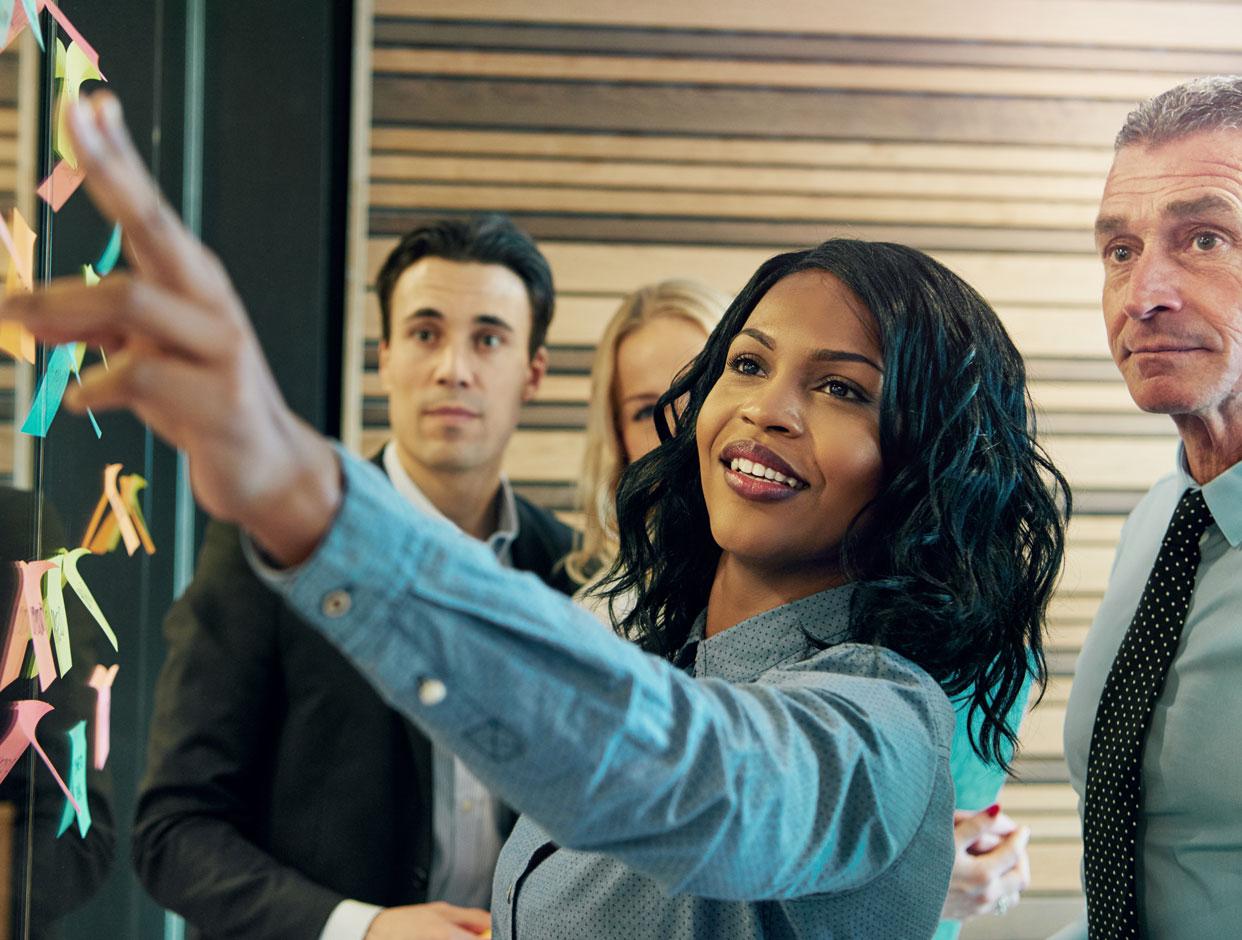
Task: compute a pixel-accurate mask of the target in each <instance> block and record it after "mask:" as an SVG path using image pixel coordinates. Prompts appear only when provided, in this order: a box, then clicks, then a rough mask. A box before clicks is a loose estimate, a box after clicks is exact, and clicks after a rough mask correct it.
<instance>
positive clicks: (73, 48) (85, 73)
mask: <svg viewBox="0 0 1242 940" xmlns="http://www.w3.org/2000/svg"><path fill="white" fill-rule="evenodd" d="M56 74H57V77H60V76H61V75H62V74H63V76H64V78H63V80H62V82H61V86H60V95H59V96H58V98H57V103H56V136H55V140H54V141H53V147H54V149H55V150H56V152H57V153H58V154H60V155H61V157H63V158H64V161H65V162H66V163H68V164H69V165H70V166H71V167H74V168H75V169H76V168H77V165H78V158H77V155H76V154H75V153H74V152H73V144H72V143H71V142H70V139H69V130H68V123H67V122H68V120H69V108H70V107H71V106H72V105H74V104H77V101H78V98H79V97H80V93H81V88H82V83H83V82H84V81H86V80H87V79H95V80H96V81H100V80H102V79H103V75H101V74H100V73H99V69H98V67H97V66H96V65H95V63H94V62H92V61H91V60H90V59H89V58H87V56H86V53H85V52H83V51H82V48H81V47H80V46H79V45H78V44H77V43H76V42H71V43H69V48H68V49H66V48H65V47H64V46H63V45H61V42H60V40H57V41H56Z"/></svg>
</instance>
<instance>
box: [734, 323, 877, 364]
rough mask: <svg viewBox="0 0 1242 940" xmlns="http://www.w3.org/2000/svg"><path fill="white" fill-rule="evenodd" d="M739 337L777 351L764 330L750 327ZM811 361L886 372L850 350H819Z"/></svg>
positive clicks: (865, 357)
mask: <svg viewBox="0 0 1242 940" xmlns="http://www.w3.org/2000/svg"><path fill="white" fill-rule="evenodd" d="M738 335H739V336H749V337H751V338H752V339H753V340H755V341H756V342H757V343H759V345H761V346H764V347H766V348H767V349H771V350H773V351H775V350H776V343H775V342H774V341H773V339H772V337H771V336H769V335H768V334H767V333H765V332H763V330H756V329H755V328H754V327H750V326H748V327H746V328H745V329H743V330H741V331H740V332H739V333H738ZM811 361H812V362H861V363H863V364H864V365H869V366H871V368H873V369H875V371H876V372H878V373H880V375H883V374H884V370H883V369H881V368H880V366H879V365H878V364H877V363H876V362H874V361H872V360H871V359H869V358H868V357H867V356H864V355H863V354H862V353H856V352H849V351H848V350H844V349H817V350H815V352H813V353H811Z"/></svg>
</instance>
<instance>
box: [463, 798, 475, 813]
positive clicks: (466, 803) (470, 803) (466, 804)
mask: <svg viewBox="0 0 1242 940" xmlns="http://www.w3.org/2000/svg"><path fill="white" fill-rule="evenodd" d="M472 809H474V800H462V801H461V811H462V812H463V813H468V812H470V811H471V810H472Z"/></svg>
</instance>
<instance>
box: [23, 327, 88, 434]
mask: <svg viewBox="0 0 1242 940" xmlns="http://www.w3.org/2000/svg"><path fill="white" fill-rule="evenodd" d="M73 347H74V344H73V343H64V344H62V345H60V346H57V347H56V348H55V349H53V350H52V354H51V355H50V356H48V357H47V371H46V372H44V373H43V378H41V379H39V388H38V390H37V391H36V392H35V397H34V404H32V405H31V406H30V414H28V415H26V420H25V421H23V422H22V433H24V434H32V435H34V436H35V437H47V429H48V428H49V427H51V425H52V419H53V418H55V417H56V412H57V410H58V409H59V408H60V400H61V398H63V397H64V394H65V386H66V385H68V384H69V376H70V375H72V374H73V373H74V372H76V371H77V363H76V362H75V361H74V353H73Z"/></svg>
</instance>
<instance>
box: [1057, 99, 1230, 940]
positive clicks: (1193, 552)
mask: <svg viewBox="0 0 1242 940" xmlns="http://www.w3.org/2000/svg"><path fill="white" fill-rule="evenodd" d="M1095 241H1096V248H1097V250H1098V251H1099V254H1100V257H1101V259H1102V260H1103V263H1104V272H1105V277H1104V296H1103V306H1104V321H1105V325H1106V327H1107V332H1108V341H1109V346H1110V349H1111V351H1112V354H1113V359H1114V360H1115V361H1116V363H1117V367H1118V369H1120V370H1121V374H1122V375H1123V376H1124V377H1125V380H1126V385H1127V386H1128V388H1129V391H1130V394H1131V396H1132V397H1133V398H1134V401H1135V402H1136V403H1137V404H1138V406H1139V407H1140V408H1142V409H1143V410H1144V411H1151V412H1158V413H1161V414H1167V415H1169V416H1170V417H1171V418H1172V419H1173V422H1174V424H1175V425H1176V426H1177V430H1178V434H1179V435H1180V437H1181V445H1180V446H1179V448H1178V453H1177V459H1176V464H1175V466H1174V467H1173V469H1172V472H1171V473H1169V474H1168V475H1167V476H1165V477H1164V478H1163V479H1161V480H1159V481H1158V482H1157V483H1156V484H1155V485H1154V486H1153V487H1152V488H1151V490H1150V491H1149V492H1148V493H1147V495H1146V496H1145V497H1144V498H1143V500H1142V501H1141V502H1140V503H1139V505H1138V506H1137V507H1136V508H1135V510H1134V512H1133V513H1132V514H1131V516H1130V518H1129V519H1128V520H1127V522H1126V525H1125V528H1124V529H1123V530H1122V536H1121V542H1120V544H1119V545H1118V547H1117V556H1116V560H1115V562H1114V566H1113V572H1112V576H1111V578H1110V580H1109V585H1108V590H1107V592H1106V593H1105V595H1104V600H1103V602H1102V603H1101V604H1100V609H1099V612H1098V614H1097V615H1096V618H1095V623H1094V624H1093V625H1092V627H1091V631H1090V633H1089V634H1088V636H1087V640H1086V642H1085V643H1084V645H1083V651H1082V655H1081V657H1080V658H1079V660H1078V667H1077V672H1076V674H1075V676H1074V686H1073V691H1072V693H1071V695H1070V700H1069V708H1068V713H1067V716H1066V721H1065V754H1066V758H1067V761H1068V763H1069V770H1070V780H1071V782H1072V783H1073V785H1074V789H1075V790H1076V791H1077V792H1078V794H1079V798H1080V807H1081V810H1082V818H1083V841H1084V859H1083V881H1084V886H1085V889H1086V893H1087V916H1086V918H1085V921H1084V922H1080V923H1078V924H1076V925H1072V926H1071V927H1069V928H1066V929H1065V930H1064V931H1062V932H1061V933H1060V934H1058V938H1072V937H1083V936H1089V937H1090V938H1091V940H1105V938H1108V940H1111V938H1123V937H1125V938H1140V937H1141V938H1150V940H1166V938H1169V940H1171V938H1177V940H1219V938H1222V937H1231V936H1237V935H1238V933H1239V929H1240V928H1239V924H1242V760H1239V758H1238V729H1239V727H1240V726H1242V681H1239V676H1240V675H1242V77H1239V76H1221V77H1212V78H1203V79H1197V80H1195V81H1192V82H1188V83H1186V84H1184V85H1180V86H1178V87H1177V88H1174V89H1172V90H1170V91H1167V92H1165V93H1164V94H1161V95H1158V96H1156V97H1155V98H1152V99H1151V100H1150V101H1147V102H1146V103H1145V104H1143V105H1142V106H1140V107H1139V108H1137V109H1136V110H1134V111H1133V112H1132V113H1131V114H1130V115H1129V117H1128V118H1127V120H1126V122H1125V126H1124V127H1123V128H1122V129H1121V133H1120V134H1118V136H1117V141H1116V156H1115V158H1114V160H1113V166H1112V169H1111V171H1110V172H1109V175H1108V181H1107V183H1106V185H1105V189H1104V198H1103V201H1102V203H1101V205H1100V214H1099V218H1098V220H1097V221H1096V224H1095Z"/></svg>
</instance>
